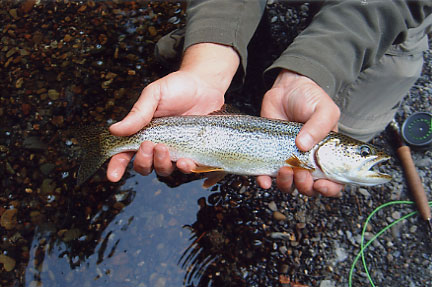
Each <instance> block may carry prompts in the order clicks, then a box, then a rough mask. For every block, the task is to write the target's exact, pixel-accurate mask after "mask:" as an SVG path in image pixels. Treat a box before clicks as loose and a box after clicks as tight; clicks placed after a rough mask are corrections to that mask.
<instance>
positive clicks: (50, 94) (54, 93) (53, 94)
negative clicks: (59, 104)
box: [48, 89, 60, 101]
mask: <svg viewBox="0 0 432 287" xmlns="http://www.w3.org/2000/svg"><path fill="white" fill-rule="evenodd" d="M59 96H60V93H59V92H58V91H56V90H54V89H50V90H48V97H49V98H50V99H51V100H53V101H55V100H58V98H59Z"/></svg>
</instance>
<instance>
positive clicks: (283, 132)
mask: <svg viewBox="0 0 432 287" xmlns="http://www.w3.org/2000/svg"><path fill="white" fill-rule="evenodd" d="M300 127H301V125H300V124H289V125H288V124H287V123H286V122H284V121H275V120H268V119H263V118H257V117H253V116H224V115H222V116H208V117H204V118H203V117H202V116H188V117H168V118H158V119H155V120H154V121H153V122H152V123H151V124H150V125H149V126H148V127H147V128H146V129H144V130H142V131H140V132H139V133H138V134H137V135H136V137H135V138H134V139H133V141H134V142H135V143H136V146H139V144H140V143H141V142H143V141H145V140H148V141H152V142H154V143H163V144H166V145H167V146H168V148H169V150H170V156H171V158H172V159H173V160H174V161H175V160H177V159H179V158H192V159H194V160H196V161H197V162H199V163H200V164H202V165H206V166H214V167H220V166H223V167H224V170H225V171H226V172H228V173H234V174H243V175H257V174H262V175H271V176H274V175H276V174H277V171H278V169H279V168H280V166H282V165H284V162H285V161H286V160H287V159H288V158H290V157H291V156H292V155H294V154H295V155H296V156H297V157H298V158H299V159H304V160H305V161H309V153H302V152H300V151H299V150H298V149H297V147H296V146H295V136H296V134H297V133H298V131H299V130H300ZM136 146H135V148H136ZM251 164H253V165H251Z"/></svg>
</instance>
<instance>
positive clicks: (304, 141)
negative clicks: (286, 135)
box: [298, 132, 313, 150]
mask: <svg viewBox="0 0 432 287" xmlns="http://www.w3.org/2000/svg"><path fill="white" fill-rule="evenodd" d="M298 143H299V144H300V146H301V147H302V148H303V149H304V150H310V149H311V148H312V146H313V138H312V136H311V135H310V134H309V133H307V132H304V133H302V134H301V135H300V137H299V138H298Z"/></svg>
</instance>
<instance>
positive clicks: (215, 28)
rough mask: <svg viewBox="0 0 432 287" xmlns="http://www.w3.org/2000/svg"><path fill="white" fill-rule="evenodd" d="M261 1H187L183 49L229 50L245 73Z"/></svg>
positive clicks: (260, 10)
mask: <svg viewBox="0 0 432 287" xmlns="http://www.w3.org/2000/svg"><path fill="white" fill-rule="evenodd" d="M265 5H266V1H265V0H236V1H232V0H204V1H203V0H190V1H188V7H187V25H186V36H185V44H184V48H185V49H188V48H189V47H190V46H192V45H195V44H197V43H218V44H222V45H226V46H231V47H233V49H234V50H235V51H236V52H237V53H238V55H239V57H240V63H241V67H242V70H243V72H245V71H246V63H247V45H248V44H249V41H250V39H251V38H252V36H253V34H254V32H255V30H256V27H257V26H258V24H259V22H260V19H261V16H262V14H263V13H264V9H265Z"/></svg>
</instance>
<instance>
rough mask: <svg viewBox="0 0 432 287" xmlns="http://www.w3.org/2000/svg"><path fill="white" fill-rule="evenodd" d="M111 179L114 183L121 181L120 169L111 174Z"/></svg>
mask: <svg viewBox="0 0 432 287" xmlns="http://www.w3.org/2000/svg"><path fill="white" fill-rule="evenodd" d="M111 178H112V179H113V180H114V182H117V181H119V179H120V171H119V170H118V169H114V170H113V171H112V172H111Z"/></svg>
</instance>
